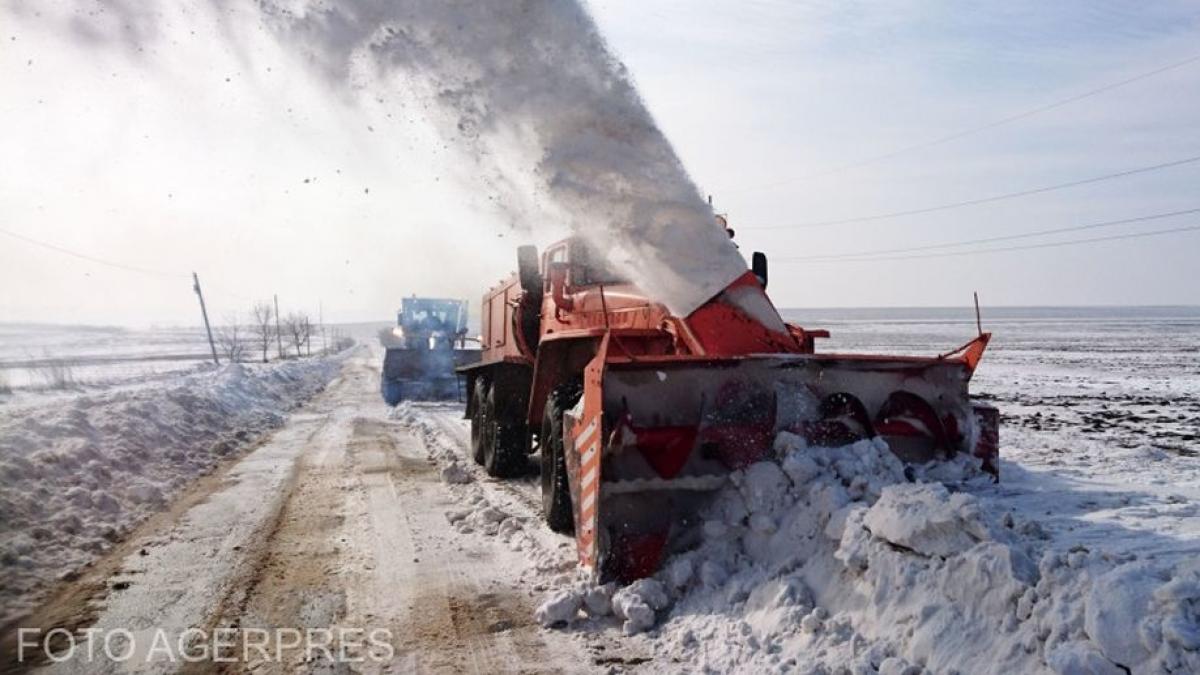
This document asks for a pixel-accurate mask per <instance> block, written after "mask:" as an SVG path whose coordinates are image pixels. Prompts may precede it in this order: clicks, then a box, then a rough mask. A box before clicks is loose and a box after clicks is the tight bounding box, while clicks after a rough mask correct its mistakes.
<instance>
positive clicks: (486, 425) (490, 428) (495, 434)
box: [482, 386, 528, 478]
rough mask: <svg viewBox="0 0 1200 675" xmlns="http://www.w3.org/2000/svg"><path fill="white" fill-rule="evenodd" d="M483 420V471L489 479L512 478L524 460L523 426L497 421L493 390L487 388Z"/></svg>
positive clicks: (525, 453) (497, 412)
mask: <svg viewBox="0 0 1200 675" xmlns="http://www.w3.org/2000/svg"><path fill="white" fill-rule="evenodd" d="M484 401H485V404H484V407H483V410H484V420H483V425H482V428H483V469H484V471H486V472H487V475H489V476H492V477H493V478H507V477H509V476H513V475H516V474H517V473H518V472H519V471H520V469H521V467H522V465H523V464H524V463H525V462H526V461H527V457H526V455H527V454H528V452H527V451H526V449H525V443H524V441H525V425H523V424H518V423H513V422H508V423H505V421H504V420H502V419H500V414H499V409H498V407H497V405H496V387H495V386H491V387H488V391H487V396H486V397H485V398H484Z"/></svg>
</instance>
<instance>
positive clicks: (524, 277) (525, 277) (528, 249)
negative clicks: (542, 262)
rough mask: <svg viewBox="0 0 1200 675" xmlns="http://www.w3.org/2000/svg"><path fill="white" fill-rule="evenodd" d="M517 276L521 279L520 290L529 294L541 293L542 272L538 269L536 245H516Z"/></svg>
mask: <svg viewBox="0 0 1200 675" xmlns="http://www.w3.org/2000/svg"><path fill="white" fill-rule="evenodd" d="M517 276H518V278H520V280H521V290H523V291H525V292H526V293H528V294H530V295H541V293H542V273H541V272H540V271H539V270H538V250H537V247H536V246H518V247H517Z"/></svg>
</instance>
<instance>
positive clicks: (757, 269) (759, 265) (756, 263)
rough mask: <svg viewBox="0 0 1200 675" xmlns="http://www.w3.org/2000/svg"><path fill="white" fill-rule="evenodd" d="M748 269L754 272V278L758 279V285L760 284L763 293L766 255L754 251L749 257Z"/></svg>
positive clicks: (765, 275)
mask: <svg viewBox="0 0 1200 675" xmlns="http://www.w3.org/2000/svg"><path fill="white" fill-rule="evenodd" d="M750 269H751V270H753V271H754V276H756V277H758V283H760V284H762V287H763V290H764V291H765V290H766V289H767V254H766V253H763V252H762V251H755V252H754V255H752V256H750Z"/></svg>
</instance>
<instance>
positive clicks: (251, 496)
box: [28, 347, 642, 673]
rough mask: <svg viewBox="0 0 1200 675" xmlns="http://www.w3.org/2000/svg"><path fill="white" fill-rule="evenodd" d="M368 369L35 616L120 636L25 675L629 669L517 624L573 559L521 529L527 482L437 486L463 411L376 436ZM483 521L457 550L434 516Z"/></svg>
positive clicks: (423, 414) (358, 357)
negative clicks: (495, 517)
mask: <svg viewBox="0 0 1200 675" xmlns="http://www.w3.org/2000/svg"><path fill="white" fill-rule="evenodd" d="M378 363H379V355H378V353H372V352H371V351H370V350H368V349H367V348H365V347H360V348H359V350H358V351H357V352H355V353H354V355H353V356H351V357H350V358H348V359H347V360H346V362H345V365H344V367H343V370H342V372H341V374H340V376H339V377H338V378H336V379H335V380H334V381H333V382H332V383H331V384H330V385H329V386H328V387H327V388H326V390H325V391H324V392H323V393H322V394H320V395H318V396H317V397H316V398H314V399H313V400H312V401H311V402H310V403H309V404H308V405H306V406H305V407H304V408H302V409H300V410H298V411H295V412H294V413H293V414H292V415H291V417H290V419H289V421H288V423H287V424H286V426H284V427H283V428H282V429H280V430H279V431H277V432H276V433H274V434H273V435H272V436H271V437H270V438H268V439H267V440H266V441H265V442H264V443H263V444H261V445H260V446H259V447H257V448H256V449H254V450H253V451H252V452H250V453H249V454H247V455H246V456H244V457H243V458H242V459H240V460H239V461H237V462H236V463H234V464H232V465H231V466H228V467H226V468H225V469H223V470H222V471H221V472H219V473H218V474H215V475H214V476H211V477H209V478H206V479H205V480H204V481H201V483H200V484H199V485H198V486H197V487H196V488H194V489H193V491H192V492H191V493H190V494H189V495H188V496H187V497H185V498H184V499H182V500H180V501H179V502H178V503H177V504H176V505H175V506H174V508H173V509H172V510H171V511H170V512H168V513H166V514H163V515H162V516H160V517H158V518H155V519H154V520H152V521H151V522H149V523H147V524H146V525H145V526H143V527H142V528H141V529H140V530H139V531H138V532H137V533H136V534H135V535H134V536H133V537H132V538H131V539H130V540H129V541H127V542H126V543H125V544H124V545H122V546H121V547H120V548H118V549H117V550H116V551H115V552H114V554H113V555H112V556H110V557H109V558H108V559H106V560H105V561H102V562H101V563H100V564H98V565H96V566H95V567H94V569H93V571H92V572H91V573H90V574H89V575H85V577H84V578H82V579H80V580H78V581H76V582H73V586H71V587H70V588H67V589H65V590H64V591H63V592H62V593H61V594H60V595H59V596H58V597H57V598H56V600H55V601H54V602H52V603H50V605H49V606H47V607H46V608H45V609H43V610H42V611H41V612H39V614H38V615H37V616H35V617H34V619H33V621H31V622H29V624H28V625H34V626H46V627H48V626H53V625H65V626H69V627H71V628H74V629H76V630H77V631H85V630H88V629H90V630H92V631H94V632H93V633H92V635H93V636H95V637H96V638H99V637H100V636H110V635H113V634H116V635H118V637H117V638H114V639H113V641H112V642H111V643H110V644H108V645H105V644H104V643H103V641H99V642H96V643H95V644H92V645H91V647H92V649H93V653H92V654H88V653H86V651H85V650H84V648H83V646H84V643H83V641H82V640H81V641H80V643H79V648H77V649H76V650H75V653H74V655H73V658H71V659H69V660H67V661H64V662H62V663H47V662H43V663H42V664H41V666H40V667H42V668H45V669H47V670H50V671H52V672H67V673H81V672H88V673H91V672H128V671H129V670H140V671H150V672H181V671H182V672H211V671H213V670H220V671H225V672H243V671H247V670H250V671H254V672H266V673H270V672H314V671H315V672H447V673H449V672H455V673H457V672H474V673H498V672H581V671H583V672H586V671H589V670H599V669H602V668H608V667H611V666H612V665H614V664H615V665H617V666H618V667H619V666H621V664H626V665H632V664H636V663H638V662H639V661H641V660H642V659H640V658H638V657H637V655H636V654H634V653H632V652H631V651H630V649H631V648H630V647H628V646H626V645H624V644H622V643H621V642H619V641H618V640H617V639H616V638H612V637H603V636H602V637H596V636H594V635H593V636H588V637H584V636H581V635H578V634H572V633H567V632H554V631H545V630H542V629H541V628H539V627H538V626H537V625H536V624H535V623H534V622H533V611H534V608H535V607H536V605H537V603H538V602H539V600H540V598H541V595H542V593H541V592H540V591H541V590H542V589H541V585H542V584H544V583H545V582H546V581H548V580H549V578H550V577H551V576H554V575H563V574H570V573H571V572H572V568H573V562H572V560H571V556H570V542H569V540H568V539H566V538H564V537H560V536H558V535H554V534H552V533H550V532H549V531H548V530H546V529H545V528H544V526H542V524H541V523H540V521H539V520H538V518H537V513H536V505H537V493H536V487H535V486H536V483H537V479H536V476H529V477H526V478H524V479H518V480H516V481H510V482H500V481H493V480H490V479H488V478H487V477H486V476H484V475H483V474H482V473H481V472H480V471H479V470H478V468H477V467H474V466H473V465H471V464H470V463H469V462H468V461H465V460H463V461H462V465H463V466H465V467H468V468H469V470H470V472H471V476H472V477H473V479H474V480H473V482H472V483H471V484H469V485H449V484H447V483H445V482H444V481H443V480H442V478H441V469H442V468H443V467H444V466H446V465H447V463H449V462H450V461H453V460H454V458H455V457H465V455H466V453H467V448H466V444H467V443H466V442H467V429H466V426H465V425H464V423H463V421H462V420H461V419H460V418H461V408H460V407H459V406H458V405H447V404H424V405H422V404H416V405H410V406H405V407H403V408H402V409H401V411H400V412H401V415H398V416H396V415H392V416H389V411H388V409H387V408H385V407H384V405H383V403H382V402H381V400H380V397H379V395H378V391H379V387H378V375H377V369H378ZM394 417H399V419H394ZM484 509H491V510H492V511H494V512H496V513H499V514H502V515H504V516H508V517H509V518H510V519H511V520H512V523H511V524H510V525H509V526H508V527H507V531H502V532H501V536H494V535H493V536H488V534H486V533H485V531H484V530H487V529H488V528H486V527H482V528H478V529H477V530H476V531H473V532H465V533H464V532H459V531H458V530H456V529H455V528H454V527H452V526H451V524H450V522H449V521H448V519H447V515H446V514H447V513H448V512H455V511H459V512H464V511H468V510H469V511H471V512H479V511H481V510H484ZM480 522H482V521H480ZM464 529H465V528H464ZM494 529H495V528H494V527H493V528H492V530H493V531H494ZM514 530H515V531H516V534H515V535H514V534H513V531H514ZM506 535H512V536H506ZM514 549H519V550H514ZM123 631H128V636H124V634H123ZM160 633H161V634H162V635H161V636H160V635H159V634H160ZM77 635H78V633H77ZM125 637H131V638H132V639H128V640H126V639H125ZM62 642H63V641H62V640H60V643H62ZM217 642H219V643H221V644H222V645H223V646H220V647H219V648H217V647H216V646H215V645H216V643H217ZM247 642H249V643H250V646H249V647H247ZM297 643H298V644H297ZM181 644H182V645H183V646H184V647H186V651H183V648H182V647H181V646H180V645H181ZM229 644H232V646H228V645H229ZM384 645H386V647H385V646H384ZM105 647H108V648H109V651H110V653H112V654H116V655H118V656H124V655H125V653H126V652H127V651H128V652H132V655H131V656H130V657H129V658H125V659H123V660H120V661H116V660H113V659H111V658H108V657H106V656H105V655H104V650H105ZM205 649H207V650H209V651H208V654H207V655H204V651H203V650H205ZM623 652H627V653H628V654H627V655H624V656H623V655H622V653H623ZM214 655H216V656H219V657H220V658H222V659H225V658H231V659H233V660H232V661H228V662H225V661H221V662H216V661H215V660H214V658H213V657H214ZM185 656H186V657H190V658H193V659H195V660H194V661H193V662H187V661H186V660H184V657H185Z"/></svg>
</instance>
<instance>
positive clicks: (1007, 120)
mask: <svg viewBox="0 0 1200 675" xmlns="http://www.w3.org/2000/svg"><path fill="white" fill-rule="evenodd" d="M1197 61H1200V54H1197V55H1195V56H1191V57H1188V58H1186V59H1184V60H1182V61H1176V62H1175V63H1171V64H1168V65H1166V66H1162V67H1159V68H1155V69H1154V70H1148V71H1146V72H1144V73H1140V74H1138V75H1134V76H1133V77H1128V78H1125V79H1124V80H1118V81H1116V82H1110V83H1109V84H1106V85H1103V86H1100V87H1096V88H1095V89H1090V90H1088V91H1085V92H1083V93H1080V94H1075V95H1073V96H1068V97H1067V98H1063V99H1059V100H1057V101H1054V102H1052V103H1047V104H1045V105H1041V106H1038V107H1036V108H1030V109H1029V110H1025V111H1022V112H1019V113H1015V114H1012V115H1009V116H1008V117H1002V118H1000V119H998V120H994V121H991V122H988V123H986V124H981V125H979V126H976V127H969V128H967V129H964V130H962V131H956V132H954V133H950V134H946V135H945V136H939V137H937V138H932V139H929V140H927V141H921V142H919V143H913V144H912V145H905V146H902V147H899V148H896V149H895V150H890V151H888V152H885V153H883V154H880V155H873V156H871V157H866V158H863V159H860V160H856V161H853V162H849V163H846V164H841V165H838V166H834V167H831V168H829V169H824V170H822V171H817V172H815V173H810V174H806V175H804V176H799V177H796V178H789V179H786V180H781V181H776V182H774V183H764V184H761V185H758V186H756V187H753V188H749V189H747V190H745V191H744V192H758V191H761V190H766V189H771V188H776V187H779V186H781V185H787V184H789V183H795V182H800V181H805V180H810V179H812V178H818V177H820V176H828V175H830V174H835V173H841V172H843V171H848V170H850V169H856V168H859V167H862V166H866V165H868V164H874V163H876V162H881V161H883V160H885V159H891V158H893V157H896V156H898V155H902V154H904V153H907V152H912V151H913V150H922V149H924V148H929V147H932V146H935V145H941V144H943V143H949V142H950V141H956V140H958V139H960V138H964V137H966V136H972V135H974V134H977V133H980V132H983V131H987V130H989V129H995V128H996V127H1000V126H1004V125H1006V124H1011V123H1013V122H1016V121H1018V120H1023V119H1025V118H1027V117H1032V116H1034V115H1038V114H1041V113H1044V112H1047V111H1049V110H1054V109H1055V108H1061V107H1062V106H1065V105H1068V104H1071V103H1075V102H1076V101H1081V100H1083V99H1085V98H1089V97H1092V96H1096V95H1098V94H1103V93H1105V92H1108V91H1112V90H1113V89H1118V88H1120V87H1123V86H1125V85H1127V84H1132V83H1134V82H1137V81H1139V80H1144V79H1146V78H1148V77H1153V76H1155V75H1159V74H1161V73H1165V72H1167V71H1169V70H1174V69H1176V68H1182V67H1183V66H1186V65H1189V64H1192V63H1195V62H1197Z"/></svg>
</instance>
